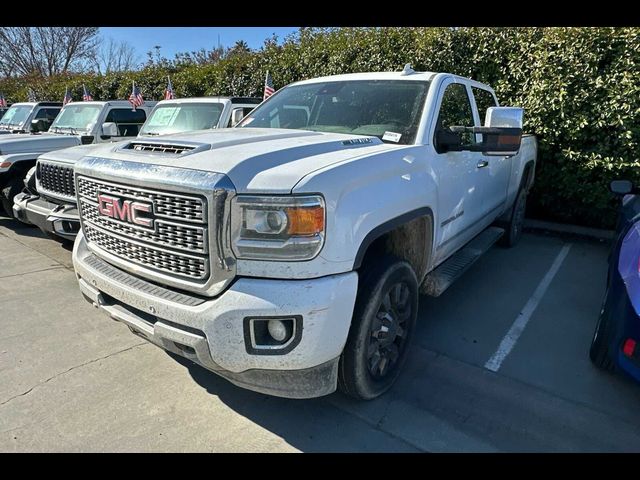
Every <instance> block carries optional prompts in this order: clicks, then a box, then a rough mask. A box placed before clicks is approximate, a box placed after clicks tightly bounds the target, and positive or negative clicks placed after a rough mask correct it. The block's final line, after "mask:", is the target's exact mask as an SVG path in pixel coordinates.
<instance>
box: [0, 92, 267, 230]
mask: <svg viewBox="0 0 640 480" xmlns="http://www.w3.org/2000/svg"><path fill="white" fill-rule="evenodd" d="M261 101H262V99H260V98H257V97H249V98H247V97H202V98H180V99H174V100H163V101H161V102H158V104H157V105H156V106H155V108H154V109H153V111H152V112H151V113H150V114H149V118H148V119H147V121H146V122H145V123H144V125H142V127H141V128H140V132H139V134H138V138H139V139H141V138H144V137H155V136H158V135H167V134H171V133H181V132H188V131H194V130H203V129H211V128H225V127H231V126H234V125H235V124H237V123H238V122H239V121H240V120H241V119H242V118H243V117H244V116H245V115H246V114H247V113H249V112H250V111H251V110H253V109H254V108H255V106H256V105H258V104H259V103H260V102H261ZM93 148H95V144H94V145H89V146H78V147H71V148H65V149H62V150H55V151H52V152H48V153H45V154H43V155H40V157H38V161H37V163H36V170H35V184H36V189H37V192H29V190H28V189H27V190H26V191H24V192H23V193H20V194H18V195H16V196H15V197H14V205H13V212H14V216H15V217H16V218H18V219H20V220H22V221H24V222H26V223H32V224H34V225H37V226H38V227H40V229H41V230H42V231H44V232H45V233H47V234H49V235H53V236H55V237H58V238H61V239H65V240H73V239H75V237H76V235H77V233H78V230H79V229H80V219H79V215H78V206H77V203H76V197H75V185H74V177H73V166H74V164H75V162H77V161H78V160H79V159H80V158H82V157H83V156H85V155H88V154H89V153H90V152H91V150H92V149H93ZM25 182H26V183H28V182H29V179H26V180H25ZM31 182H32V183H34V181H33V180H31Z"/></svg>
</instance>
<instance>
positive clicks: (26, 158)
mask: <svg viewBox="0 0 640 480" xmlns="http://www.w3.org/2000/svg"><path fill="white" fill-rule="evenodd" d="M41 153H42V152H27V153H9V154H6V155H0V173H4V172H8V171H9V170H11V169H12V168H13V167H14V165H17V164H19V163H21V162H35V161H36V158H38V155H40V154H41Z"/></svg>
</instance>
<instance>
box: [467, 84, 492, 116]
mask: <svg viewBox="0 0 640 480" xmlns="http://www.w3.org/2000/svg"><path fill="white" fill-rule="evenodd" d="M471 91H472V92H473V96H474V97H475V99H476V106H477V107H478V116H479V117H480V124H481V125H484V117H485V115H486V114H487V108H489V107H497V106H498V105H497V103H496V99H495V98H493V95H492V94H491V92H490V91H489V90H483V89H482V88H476V87H471Z"/></svg>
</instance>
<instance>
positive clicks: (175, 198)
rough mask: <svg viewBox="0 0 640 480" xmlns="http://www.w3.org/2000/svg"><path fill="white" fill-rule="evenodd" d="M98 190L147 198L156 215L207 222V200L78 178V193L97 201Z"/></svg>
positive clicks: (130, 196) (124, 195)
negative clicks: (152, 205)
mask: <svg viewBox="0 0 640 480" xmlns="http://www.w3.org/2000/svg"><path fill="white" fill-rule="evenodd" d="M98 190H100V191H101V192H105V193H110V194H114V195H118V196H122V197H127V198H134V199H136V200H146V201H148V202H151V203H153V204H154V209H155V215H156V217H165V218H173V219H177V220H182V221H188V222H197V223H204V222H205V201H204V199H203V198H200V197H196V196H191V195H178V194H173V193H166V192H156V191H151V190H143V189H139V188H136V187H129V186H124V185H117V184H114V183H105V182H102V181H101V180H94V179H88V178H86V177H79V178H78V194H79V195H80V196H81V197H86V198H89V199H91V200H93V201H97V198H98Z"/></svg>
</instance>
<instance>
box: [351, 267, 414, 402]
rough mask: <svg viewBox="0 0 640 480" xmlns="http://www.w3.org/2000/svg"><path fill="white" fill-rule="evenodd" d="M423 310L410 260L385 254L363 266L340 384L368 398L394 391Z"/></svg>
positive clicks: (358, 396) (355, 396)
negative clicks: (369, 264) (373, 262)
mask: <svg viewBox="0 0 640 480" xmlns="http://www.w3.org/2000/svg"><path fill="white" fill-rule="evenodd" d="M417 314H418V281H417V279H416V275H415V273H414V271H413V268H411V265H409V263H407V262H406V261H404V260H400V259H398V258H395V257H391V256H385V257H382V258H381V259H380V260H379V261H377V262H376V263H375V264H374V265H372V266H371V267H370V268H364V269H363V270H362V271H361V276H360V281H359V286H358V295H357V297H356V304H355V308H354V314H353V319H352V322H351V328H350V330H349V336H348V338H347V343H346V345H345V348H344V351H343V352H342V356H341V357H340V365H339V370H338V388H339V389H340V390H341V391H342V392H344V393H345V394H347V395H350V396H352V397H354V398H357V399H361V400H369V399H373V398H376V397H378V396H380V395H382V394H383V393H384V392H386V391H387V390H389V388H391V386H392V385H393V383H394V382H395V380H396V378H397V377H398V375H399V374H400V371H401V369H402V365H403V364H404V362H405V360H406V358H407V351H408V347H409V343H410V341H411V337H412V334H413V330H414V328H415V323H416V318H417Z"/></svg>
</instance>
